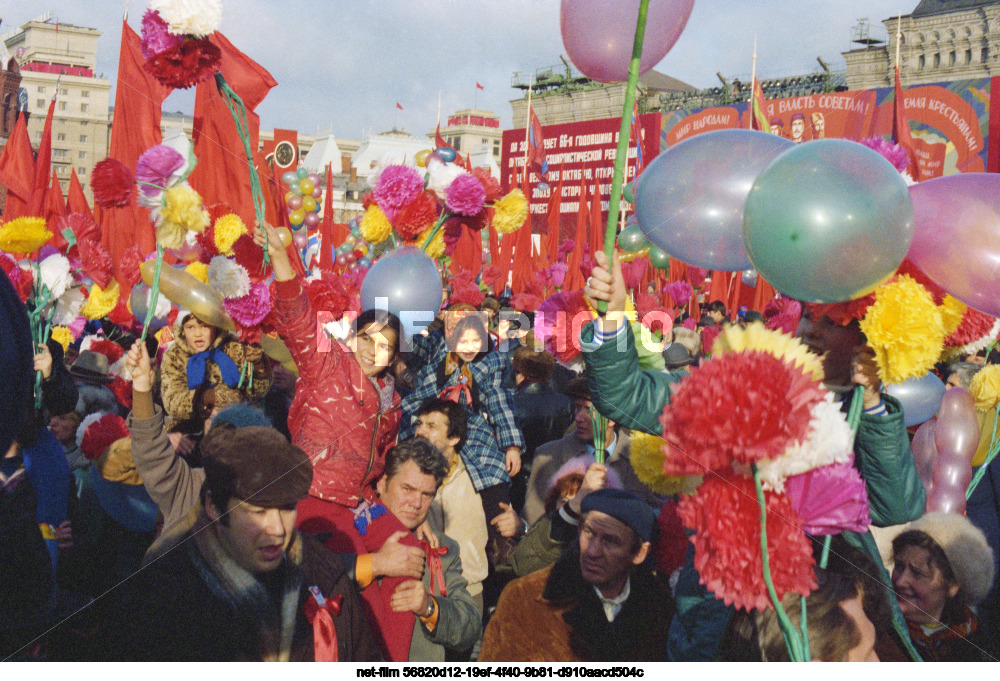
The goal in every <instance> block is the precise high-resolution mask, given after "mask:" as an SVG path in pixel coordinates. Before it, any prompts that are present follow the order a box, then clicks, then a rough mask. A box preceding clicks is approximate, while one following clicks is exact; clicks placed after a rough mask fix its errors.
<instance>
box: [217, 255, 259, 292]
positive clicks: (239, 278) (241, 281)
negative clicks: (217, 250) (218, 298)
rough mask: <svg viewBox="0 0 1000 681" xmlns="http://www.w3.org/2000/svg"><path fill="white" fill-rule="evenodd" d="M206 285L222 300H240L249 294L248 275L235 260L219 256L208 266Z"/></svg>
mask: <svg viewBox="0 0 1000 681" xmlns="http://www.w3.org/2000/svg"><path fill="white" fill-rule="evenodd" d="M208 283H209V284H210V285H211V286H212V288H214V289H215V290H216V291H218V292H219V293H221V294H222V297H223V298H242V297H243V296H245V295H246V294H248V293H250V274H249V273H248V272H247V271H246V269H245V268H244V267H243V266H242V265H240V264H239V263H237V262H236V261H235V260H230V259H229V258H225V257H223V256H221V255H217V256H215V257H214V258H212V262H210V263H209V264H208Z"/></svg>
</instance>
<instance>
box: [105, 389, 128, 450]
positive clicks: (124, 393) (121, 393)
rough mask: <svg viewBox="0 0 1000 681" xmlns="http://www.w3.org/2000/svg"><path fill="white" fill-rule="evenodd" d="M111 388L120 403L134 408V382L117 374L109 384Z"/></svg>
mask: <svg viewBox="0 0 1000 681" xmlns="http://www.w3.org/2000/svg"><path fill="white" fill-rule="evenodd" d="M108 387H109V388H111V392H113V393H114V394H115V399H116V400H117V401H118V404H120V405H122V406H123V407H125V408H126V409H129V410H131V409H132V384H131V383H129V382H128V381H126V380H125V379H124V378H122V377H121V376H115V378H114V380H113V381H111V383H110V384H109V385H108ZM126 437H128V436H127V435H126Z"/></svg>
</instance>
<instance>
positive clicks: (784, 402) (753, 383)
mask: <svg viewBox="0 0 1000 681" xmlns="http://www.w3.org/2000/svg"><path fill="white" fill-rule="evenodd" d="M822 399H823V391H822V389H821V387H820V386H819V384H817V383H815V382H814V381H812V380H810V378H809V377H808V376H807V375H806V374H805V373H803V372H802V370H801V369H798V368H796V367H793V366H791V365H789V364H786V363H785V362H782V361H781V360H780V359H778V358H777V357H774V356H773V355H770V354H768V353H764V352H737V353H730V354H726V355H723V356H721V357H716V358H713V359H712V361H711V362H705V363H704V364H702V365H701V366H699V367H697V368H695V369H692V370H691V373H690V374H689V375H688V376H686V377H684V378H683V379H682V380H681V383H680V385H679V386H678V388H677V390H676V391H675V393H674V395H673V397H671V400H670V403H669V404H668V405H666V406H665V407H664V408H663V414H662V416H661V417H660V423H662V424H663V432H664V433H665V435H664V438H665V439H666V441H667V451H666V460H665V461H664V464H663V472H664V474H665V475H695V474H700V473H705V472H706V471H708V470H717V469H720V468H724V467H726V466H728V465H729V463H730V462H731V461H738V462H739V463H743V464H748V465H749V464H751V463H753V462H754V461H758V460H760V459H770V458H774V457H776V456H779V455H781V454H782V453H783V452H784V451H785V449H786V448H787V447H788V446H789V445H790V444H791V443H792V442H794V441H796V440H801V439H802V438H804V437H805V436H806V433H807V432H808V430H809V418H810V410H811V409H812V407H813V405H815V404H817V403H818V402H819V401H820V400H822Z"/></svg>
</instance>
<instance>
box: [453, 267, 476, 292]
mask: <svg viewBox="0 0 1000 681" xmlns="http://www.w3.org/2000/svg"><path fill="white" fill-rule="evenodd" d="M451 283H452V286H454V287H456V288H458V287H460V286H466V285H469V284H471V285H473V286H475V285H476V275H475V274H473V273H472V272H470V271H469V270H464V269H459V270H458V271H457V272H455V273H454V274H452V275H451Z"/></svg>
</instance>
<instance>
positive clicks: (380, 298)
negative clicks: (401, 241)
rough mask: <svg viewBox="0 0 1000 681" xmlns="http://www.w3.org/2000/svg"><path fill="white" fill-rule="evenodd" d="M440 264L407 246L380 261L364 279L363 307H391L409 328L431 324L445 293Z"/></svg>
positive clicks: (414, 328) (389, 308) (390, 310)
mask: <svg viewBox="0 0 1000 681" xmlns="http://www.w3.org/2000/svg"><path fill="white" fill-rule="evenodd" d="M443 292H444V291H443V288H442V286H441V275H440V274H439V273H438V269H437V266H436V265H435V264H434V261H433V260H431V258H430V257H428V256H427V255H426V254H425V253H423V252H422V251H420V249H418V248H415V247H413V246H404V247H402V248H399V249H397V250H395V251H393V252H392V253H389V254H388V255H386V256H383V257H382V258H380V259H379V261H378V262H376V263H375V264H374V265H373V266H372V268H371V269H370V270H369V271H368V274H367V275H365V279H364V281H363V282H361V309H362V310H369V309H372V308H378V309H382V310H385V309H388V310H389V312H392V313H393V314H395V315H396V316H397V317H399V318H400V321H402V322H403V325H404V328H405V329H407V332H409V331H412V330H416V329H422V328H423V327H425V326H427V325H428V324H430V322H431V320H433V319H434V315H436V314H437V311H438V310H439V309H440V307H441V297H442V294H443Z"/></svg>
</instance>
